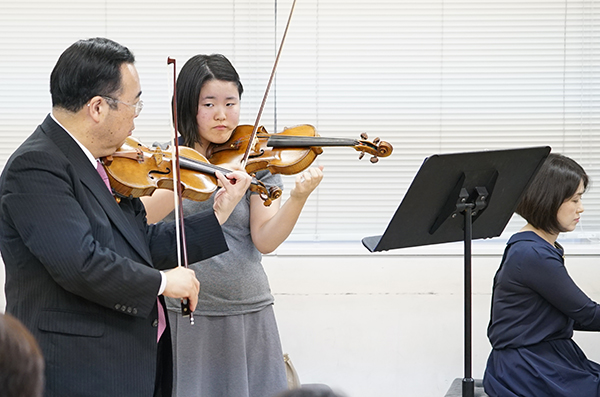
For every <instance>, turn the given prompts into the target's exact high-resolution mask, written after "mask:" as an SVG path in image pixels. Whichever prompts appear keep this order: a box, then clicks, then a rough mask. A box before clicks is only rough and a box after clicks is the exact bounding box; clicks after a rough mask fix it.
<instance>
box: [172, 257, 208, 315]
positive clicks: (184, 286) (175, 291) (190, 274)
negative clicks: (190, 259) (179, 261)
mask: <svg viewBox="0 0 600 397" xmlns="http://www.w3.org/2000/svg"><path fill="white" fill-rule="evenodd" d="M164 274H165V275H166V276H167V286H166V287H165V290H164V291H163V295H164V296H168V297H170V298H187V299H188V301H189V303H190V310H191V311H192V312H193V311H194V310H196V305H197V304H198V293H199V292H200V282H199V281H198V279H197V278H196V273H194V271H193V270H192V269H186V268H185V267H181V266H180V267H176V268H174V269H171V270H168V271H165V272H164Z"/></svg>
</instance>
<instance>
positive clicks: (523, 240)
mask: <svg viewBox="0 0 600 397" xmlns="http://www.w3.org/2000/svg"><path fill="white" fill-rule="evenodd" d="M573 329H582V330H594V331H598V330H600V306H599V305H598V304H597V303H595V302H594V301H592V300H591V299H590V298H589V297H588V296H587V295H586V294H585V293H584V292H583V291H581V289H579V287H577V285H576V284H575V283H574V282H573V280H572V279H571V277H570V276H569V274H568V273H567V269H566V268H565V266H564V259H563V249H562V247H561V246H560V245H559V244H556V245H555V246H552V245H551V244H550V243H548V242H547V241H546V240H544V239H542V238H541V237H539V236H538V235H537V234H535V233H534V232H529V231H528V232H520V233H517V234H515V235H513V236H512V237H511V238H510V240H509V241H508V245H507V247H506V250H505V251H504V256H503V258H502V264H501V265H500V268H499V269H498V271H497V272H496V276H495V277H494V289H493V295H492V311H491V319H490V324H489V326H488V337H489V340H490V342H491V344H492V347H493V350H492V352H491V353H490V356H489V358H488V362H487V366H486V370H485V373H484V378H483V385H484V388H485V391H486V393H487V394H488V395H489V396H490V397H516V396H535V397H538V396H561V397H582V396H586V397H592V396H597V397H600V365H598V364H597V363H595V362H593V361H590V360H588V359H587V358H586V356H585V354H584V353H583V352H582V351H581V349H580V348H579V347H578V346H577V345H576V344H575V342H574V341H573V340H572V339H571V337H572V336H573Z"/></svg>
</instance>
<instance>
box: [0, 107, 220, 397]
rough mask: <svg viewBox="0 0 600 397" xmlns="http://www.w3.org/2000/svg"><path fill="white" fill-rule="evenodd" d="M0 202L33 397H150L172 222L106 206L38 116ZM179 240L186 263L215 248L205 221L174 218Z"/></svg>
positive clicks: (78, 159) (216, 234)
mask: <svg viewBox="0 0 600 397" xmlns="http://www.w3.org/2000/svg"><path fill="white" fill-rule="evenodd" d="M0 194H1V195H0V250H1V252H2V258H3V260H4V264H5V268H6V285H5V292H6V301H7V312H9V313H11V314H13V315H14V316H16V317H17V318H18V319H20V320H21V321H22V322H23V323H24V324H25V325H26V326H27V327H28V328H29V330H30V331H31V332H32V333H33V335H34V336H35V337H36V339H37V341H38V342H39V344H40V346H41V348H42V351H43V354H44V357H45V360H46V393H45V396H46V397H51V396H61V397H64V396H144V397H148V396H152V392H153V390H154V381H155V373H156V360H157V343H156V335H157V327H156V321H155V320H156V319H157V316H158V311H157V305H156V294H157V291H158V289H159V286H160V280H161V276H160V273H159V271H158V270H157V269H168V268H172V267H174V266H175V265H176V263H175V261H176V257H177V256H176V236H175V229H174V225H173V224H172V223H171V224H164V223H159V224H156V225H148V224H147V223H146V218H145V211H144V209H143V205H142V204H141V202H140V200H138V199H123V200H121V202H120V203H119V204H117V202H116V201H115V200H114V198H113V197H112V196H111V194H110V192H109V191H108V189H106V186H105V185H104V182H103V181H102V179H101V177H100V176H99V175H98V173H97V172H96V170H95V168H94V167H93V166H92V165H91V164H90V161H89V160H88V158H87V157H86V156H85V154H84V153H83V152H82V150H81V148H79V146H78V145H77V143H76V142H75V141H74V140H73V139H72V138H71V137H70V136H69V135H68V134H67V133H66V131H64V129H62V128H61V127H60V126H59V125H58V124H57V123H56V122H54V120H52V118H51V117H50V116H48V117H47V118H46V119H45V120H44V122H43V123H42V124H41V125H40V126H39V127H38V128H37V129H36V130H35V131H34V132H33V134H32V135H31V136H30V137H29V138H28V139H27V140H26V141H25V142H24V143H23V144H22V145H21V146H20V147H19V148H18V149H17V150H16V151H15V153H14V154H13V155H12V156H11V157H10V159H9V160H8V162H7V163H6V166H5V167H4V170H3V172H2V176H1V177H0ZM186 235H187V236H186V237H187V239H188V241H189V242H193V243H192V244H190V243H188V256H189V259H190V261H192V262H196V261H199V260H202V259H206V258H208V257H210V256H213V255H216V254H219V253H221V252H223V251H225V250H226V249H227V246H226V243H225V240H224V238H223V234H222V232H221V228H220V226H219V224H218V221H217V219H216V217H215V216H214V214H213V213H212V212H210V213H207V214H200V215H199V216H196V217H190V218H186ZM161 299H162V297H161ZM168 333H169V331H168V329H167V331H166V334H168ZM166 350H167V351H166V355H169V356H170V354H171V350H170V342H169V346H168V349H166ZM167 375H168V377H169V378H170V376H171V374H170V373H168V374H167Z"/></svg>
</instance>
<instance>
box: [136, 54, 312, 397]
mask: <svg viewBox="0 0 600 397" xmlns="http://www.w3.org/2000/svg"><path fill="white" fill-rule="evenodd" d="M242 92H243V87H242V84H241V82H240V79H239V76H238V74H237V72H236V70H235V69H234V67H233V66H232V65H231V63H230V62H229V60H228V59H227V58H225V57H224V56H222V55H218V54H215V55H196V56H194V57H193V58H191V59H190V60H189V61H188V62H187V63H186V64H185V65H184V66H183V68H182V69H181V72H180V74H179V76H178V78H177V117H178V124H179V132H180V134H181V141H182V143H183V145H185V146H189V147H192V148H194V149H195V150H196V151H198V152H199V153H201V154H202V155H206V153H207V150H208V149H209V147H210V146H211V145H213V144H222V143H224V142H226V141H227V140H228V139H229V138H230V136H231V134H232V132H233V130H234V129H235V128H236V127H237V125H238V122H239V115H240V98H241V95H242ZM235 167H236V165H235V164H227V165H226V166H225V168H228V169H233V168H235ZM238 167H239V166H238ZM256 177H257V179H259V180H260V181H262V182H264V183H265V184H266V185H268V186H271V185H276V186H279V187H283V183H282V180H281V176H280V175H278V174H275V175H271V174H270V173H269V172H268V171H261V172H258V173H257V175H256ZM322 178H323V173H322V168H321V167H312V168H309V169H307V170H306V171H304V172H303V173H301V174H298V175H297V176H296V180H295V185H294V188H293V189H292V190H291V191H290V196H289V198H288V199H287V200H286V201H285V203H284V204H283V205H281V203H280V201H281V199H276V200H274V201H273V203H272V204H271V205H270V206H268V207H267V206H265V205H264V203H263V201H262V200H261V199H260V197H259V196H258V195H257V194H253V193H251V192H250V191H249V192H248V193H247V195H246V198H245V200H244V199H242V200H241V201H240V203H239V204H238V205H237V207H236V208H235V209H234V211H233V213H232V214H231V216H230V217H229V219H228V220H227V222H225V223H224V224H223V233H224V234H225V238H226V241H227V244H228V246H229V251H227V252H225V253H224V254H221V255H218V256H215V257H213V258H211V259H209V260H205V261H202V262H198V263H194V264H192V265H190V267H191V268H193V269H194V270H195V271H196V275H197V277H198V280H199V281H200V285H201V287H200V294H199V299H198V304H197V306H196V310H195V312H194V316H195V325H194V326H190V323H189V321H186V319H185V318H182V316H181V314H180V313H181V308H180V301H179V300H171V301H169V302H167V306H168V309H169V317H170V323H171V331H172V339H173V352H174V367H175V368H174V393H173V395H174V396H203V397H212V396H214V397H221V396H236V397H268V396H273V395H275V394H277V393H279V392H281V391H283V390H285V389H286V388H287V380H286V374H285V367H284V361H283V352H282V348H281V342H280V339H279V334H278V331H277V324H276V322H275V315H274V312H273V307H272V306H273V296H272V295H271V292H270V288H269V283H268V279H267V275H266V274H265V271H264V269H263V267H262V264H261V257H262V254H266V253H269V252H272V251H273V250H275V249H276V248H277V247H278V246H279V245H280V244H281V243H282V242H283V241H284V240H285V239H286V238H287V237H288V236H289V234H290V233H291V231H292V229H293V228H294V225H295V224H296V221H297V220H298V217H299V216H300V212H301V211H302V208H303V207H304V204H305V203H306V200H307V199H308V196H309V195H310V194H311V192H313V191H314V189H315V188H316V187H317V186H318V185H319V183H320V182H321V180H322ZM217 194H218V192H217ZM143 201H144V205H145V206H146V210H147V213H148V221H149V222H157V221H159V220H161V219H163V218H164V217H165V216H167V218H169V217H172V214H171V215H169V213H170V212H171V211H172V209H173V205H174V204H173V192H171V191H168V190H157V191H156V192H155V193H154V194H153V195H152V197H145V198H143ZM212 203H213V199H212V197H211V198H210V199H209V200H207V201H201V202H196V201H190V200H185V201H184V204H183V208H184V215H185V216H187V214H192V213H196V212H199V211H202V210H203V209H204V208H212V205H213V204H212Z"/></svg>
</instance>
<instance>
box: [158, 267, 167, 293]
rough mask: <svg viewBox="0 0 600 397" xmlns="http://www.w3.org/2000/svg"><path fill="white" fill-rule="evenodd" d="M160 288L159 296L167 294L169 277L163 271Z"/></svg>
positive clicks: (161, 272)
mask: <svg viewBox="0 0 600 397" xmlns="http://www.w3.org/2000/svg"><path fill="white" fill-rule="evenodd" d="M160 277H161V279H160V288H159V289H158V295H162V293H163V292H165V288H167V275H166V274H165V273H164V272H163V271H162V270H161V271H160Z"/></svg>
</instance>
